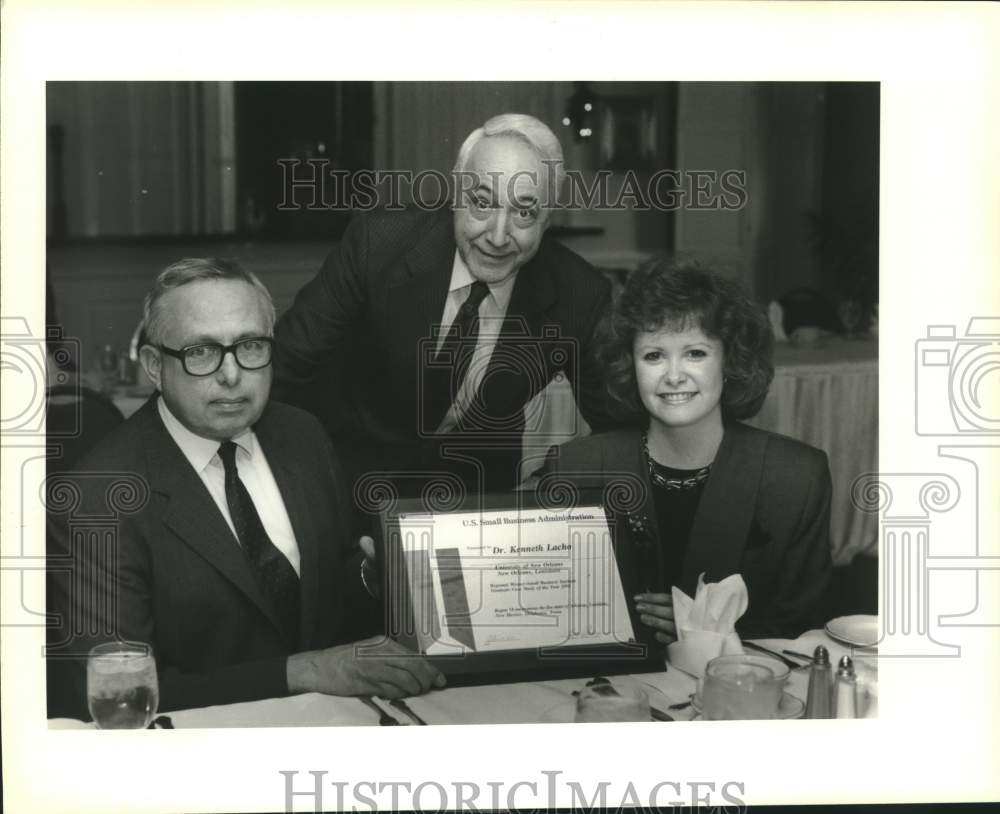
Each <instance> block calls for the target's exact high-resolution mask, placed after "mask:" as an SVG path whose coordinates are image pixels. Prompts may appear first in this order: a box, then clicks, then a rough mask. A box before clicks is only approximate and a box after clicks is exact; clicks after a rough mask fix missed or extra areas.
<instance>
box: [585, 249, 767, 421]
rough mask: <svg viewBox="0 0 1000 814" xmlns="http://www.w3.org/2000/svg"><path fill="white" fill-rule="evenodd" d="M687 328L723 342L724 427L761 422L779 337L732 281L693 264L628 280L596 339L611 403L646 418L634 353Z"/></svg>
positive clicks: (663, 265) (659, 267)
mask: <svg viewBox="0 0 1000 814" xmlns="http://www.w3.org/2000/svg"><path fill="white" fill-rule="evenodd" d="M690 326H697V327H699V328H701V330H702V332H704V334H705V335H706V336H708V337H711V338H714V339H719V340H721V341H722V346H723V349H724V354H725V355H724V359H725V364H724V368H723V369H724V375H725V377H726V380H725V384H724V386H723V389H722V401H721V408H722V418H723V420H724V421H731V420H739V419H744V418H750V417H752V416H754V415H756V414H757V412H758V411H759V410H760V408H761V405H762V404H763V403H764V399H765V398H766V397H767V390H768V388H769V387H770V386H771V379H772V378H774V365H773V363H772V361H771V357H772V354H773V351H774V333H773V331H772V330H771V323H770V321H769V320H768V318H767V315H766V314H765V313H764V311H763V309H762V308H760V306H758V305H757V304H756V303H754V302H753V301H751V300H750V298H749V297H748V296H747V295H746V293H745V292H744V290H743V288H742V286H740V284H739V283H737V282H735V281H734V280H729V279H727V278H725V277H723V276H722V275H720V274H718V273H716V272H714V271H710V270H708V269H705V268H703V267H701V266H700V265H698V264H697V263H693V262H685V263H680V264H673V263H671V262H669V261H667V260H654V261H652V262H651V263H649V264H647V265H646V266H643V267H642V268H639V269H636V270H635V271H634V272H632V274H630V275H629V277H628V280H627V281H626V282H625V287H624V289H623V290H622V292H621V294H619V296H618V299H617V300H616V301H615V304H614V307H613V308H612V310H611V313H610V314H609V315H608V317H607V318H606V319H605V321H604V323H603V325H602V329H601V331H600V333H599V336H598V343H597V347H598V351H597V353H598V357H599V358H600V360H601V361H602V363H603V365H604V368H605V370H606V371H607V375H608V394H609V396H610V397H611V400H612V402H614V403H617V404H618V405H620V406H621V407H624V408H625V409H626V410H627V411H628V412H629V414H630V417H636V418H645V417H646V411H645V409H644V408H643V406H642V402H641V401H640V400H639V390H638V386H637V384H636V378H635V363H634V361H633V357H632V349H633V346H634V344H635V337H636V335H637V334H639V333H642V332H646V331H659V330H661V329H663V328H670V329H673V330H677V331H682V330H685V329H686V328H688V327H690Z"/></svg>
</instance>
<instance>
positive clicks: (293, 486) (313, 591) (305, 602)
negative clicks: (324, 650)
mask: <svg viewBox="0 0 1000 814" xmlns="http://www.w3.org/2000/svg"><path fill="white" fill-rule="evenodd" d="M253 429H254V432H255V433H256V434H257V440H258V441H259V442H260V446H261V449H263V450H264V454H265V455H266V456H267V462H268V464H269V466H270V467H271V473H272V474H273V475H274V480H275V482H276V483H277V484H278V491H279V492H281V499H282V501H283V502H284V504H285V511H286V512H287V513H288V519H289V520H290V521H291V524H292V530H293V531H294V532H295V541H296V543H298V547H299V640H300V646H301V647H308V646H309V643H310V642H312V641H313V633H314V628H315V623H316V616H317V614H316V612H315V608H316V607H317V603H318V592H319V590H320V585H319V572H320V568H319V549H318V545H319V531H318V529H317V527H316V524H315V522H314V520H313V517H314V507H311V506H310V499H311V495H312V492H311V491H310V489H309V488H308V486H309V484H307V483H303V482H302V478H301V475H302V473H303V471H304V470H303V469H302V462H301V461H298V462H296V461H294V460H292V459H291V456H290V455H289V452H288V450H289V447H288V445H287V443H282V438H281V435H282V429H283V428H282V427H280V426H279V425H278V424H277V423H276V422H275V421H273V420H271V419H270V417H269V412H268V411H267V410H265V411H264V414H263V415H262V416H261V418H260V420H259V421H258V422H257V423H256V424H255V425H254V428H253ZM306 472H307V470H306ZM328 587H329V586H328Z"/></svg>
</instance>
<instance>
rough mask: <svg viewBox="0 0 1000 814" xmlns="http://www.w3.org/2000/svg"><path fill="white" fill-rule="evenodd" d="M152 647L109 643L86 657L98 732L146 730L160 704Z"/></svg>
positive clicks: (90, 704) (89, 697)
mask: <svg viewBox="0 0 1000 814" xmlns="http://www.w3.org/2000/svg"><path fill="white" fill-rule="evenodd" d="M159 696H160V693H159V685H158V683H157V680H156V661H155V660H154V659H153V652H152V649H151V648H150V647H149V645H146V644H140V643H125V642H108V643H107V644H99V645H97V647H95V648H93V649H92V650H91V651H90V654H89V655H88V657H87V708H88V709H89V710H90V715H91V717H92V718H93V719H94V723H95V724H96V725H97V728H98V729H145V728H146V727H147V726H149V724H150V722H151V721H152V720H153V718H154V717H155V716H156V708H157V705H158V704H159Z"/></svg>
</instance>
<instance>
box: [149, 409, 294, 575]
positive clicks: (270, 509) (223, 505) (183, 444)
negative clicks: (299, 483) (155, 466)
mask: <svg viewBox="0 0 1000 814" xmlns="http://www.w3.org/2000/svg"><path fill="white" fill-rule="evenodd" d="M156 404H157V407H158V408H159V411H160V418H162V419H163V425H164V426H165V427H166V428H167V432H168V433H170V437H171V438H173V439H174V442H175V443H176V444H177V446H178V447H180V449H181V452H182V453H184V457H185V458H187V459H188V462H189V463H190V464H191V466H192V467H194V471H195V472H197V473H198V477H199V478H201V480H202V483H204V484H205V487H206V488H207V489H208V493H209V494H210V495H211V496H212V500H214V501H215V505H216V506H218V507H219V511H220V512H222V516H223V517H224V518H226V522H227V523H228V524H229V528H230V529H232V532H233V537H236V539H237V540H238V539H239V537H238V536H237V534H236V527H235V526H234V525H233V519H232V517H230V516H229V504H228V503H227V502H226V470H225V467H224V466H223V465H222V459H221V458H219V444H220V443H221V442H220V441H214V440H212V439H211V438H202V437H201V436H200V435H195V434H194V433H193V432H191V430H189V429H188V428H187V427H185V426H184V425H183V424H181V422H180V421H179V420H178V419H177V418H176V417H175V416H174V414H173V413H171V412H170V408H169V407H167V404H166V402H165V401H164V400H163V397H162V396H161V397H160V398H159V399H158V400H157V403H156ZM230 440H232V442H233V443H234V444H236V471H237V472H239V475H240V480H241V481H243V485H244V486H246V488H247V492H249V493H250V499H251V500H253V504H254V507H255V508H256V509H257V514H258V515H260V521H261V523H263V524H264V530H265V531H266V532H267V536H268V537H270V538H271V542H272V543H274V545H275V546H276V547H277V548H278V550H279V551H281V553H282V554H284V555H285V556H286V557H287V558H288V561H289V562H290V563H291V564H292V568H294V569H295V573H296V574H298V573H299V544H298V543H297V542H296V541H295V532H293V531H292V522H291V520H289V519H288V512H287V511H286V510H285V502H284V501H283V500H282V499H281V492H280V491H279V490H278V484H277V482H276V481H275V480H274V474H273V473H272V472H271V467H270V466H269V465H268V463H267V458H266V457H265V455H264V450H262V449H261V448H260V444H259V443H257V436H256V435H254V433H253V431H252V430H246V431H244V432H243V433H242V434H241V435H238V436H237V437H236V438H232V439H230Z"/></svg>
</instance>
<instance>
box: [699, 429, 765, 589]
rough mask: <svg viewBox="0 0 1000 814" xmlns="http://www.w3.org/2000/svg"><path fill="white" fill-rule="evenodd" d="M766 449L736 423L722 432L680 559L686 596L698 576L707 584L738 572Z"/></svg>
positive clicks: (757, 435) (759, 436)
mask: <svg viewBox="0 0 1000 814" xmlns="http://www.w3.org/2000/svg"><path fill="white" fill-rule="evenodd" d="M766 447H767V435H766V434H764V433H750V432H748V431H747V429H746V428H745V427H744V426H743V425H742V424H738V423H733V424H729V425H728V426H727V427H726V431H725V434H724V435H723V438H722V443H721V444H720V445H719V451H718V453H717V454H716V456H715V462H714V463H713V464H712V473H711V475H710V476H709V478H708V481H707V482H706V484H705V491H704V493H703V494H702V496H701V500H700V501H699V502H698V510H697V512H696V513H695V517H694V525H693V526H692V527H691V539H690V541H689V542H688V549H687V554H686V556H685V558H684V570H683V573H682V576H681V588H683V590H684V591H685V592H686V593H687V594H688V595H689V596H694V593H695V590H696V588H697V585H698V575H699V574H701V573H702V572H704V573H705V581H706V582H717V581H718V580H720V579H723V578H724V577H727V576H729V575H730V574H738V573H739V572H740V567H741V565H740V564H741V561H742V558H743V549H744V547H745V545H746V540H747V534H748V533H749V530H750V525H751V523H752V522H753V517H754V511H755V508H756V505H757V491H758V489H759V487H760V476H761V470H762V468H763V465H764V452H765V449H766Z"/></svg>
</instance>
